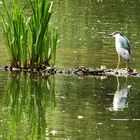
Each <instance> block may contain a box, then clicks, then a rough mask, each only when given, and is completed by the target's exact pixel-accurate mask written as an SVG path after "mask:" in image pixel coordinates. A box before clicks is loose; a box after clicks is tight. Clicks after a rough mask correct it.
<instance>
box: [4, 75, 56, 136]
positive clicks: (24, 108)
mask: <svg viewBox="0 0 140 140" xmlns="http://www.w3.org/2000/svg"><path fill="white" fill-rule="evenodd" d="M6 89H7V94H6V96H5V97H6V98H5V104H6V106H7V107H8V108H10V112H9V118H10V122H9V124H8V132H10V133H8V134H9V135H10V136H9V137H11V138H13V137H16V131H19V130H18V128H19V126H20V129H25V130H26V131H27V132H28V133H29V135H31V136H32V138H33V139H41V138H42V137H45V135H46V134H45V130H46V127H47V122H46V118H45V117H46V111H47V107H48V106H51V107H52V106H54V105H55V81H54V79H53V78H51V79H49V77H48V79H43V78H41V77H39V76H35V75H30V76H29V75H27V74H24V73H22V74H19V75H15V74H14V75H12V78H11V77H10V79H9V81H8V85H7V87H6ZM22 123H23V126H22ZM14 134H15V136H14Z"/></svg>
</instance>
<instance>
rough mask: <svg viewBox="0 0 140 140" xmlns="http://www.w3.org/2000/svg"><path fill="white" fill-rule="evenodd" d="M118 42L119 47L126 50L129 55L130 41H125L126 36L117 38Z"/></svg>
mask: <svg viewBox="0 0 140 140" xmlns="http://www.w3.org/2000/svg"><path fill="white" fill-rule="evenodd" d="M119 41H120V43H121V46H122V47H123V48H124V49H126V50H128V52H129V54H131V45H130V41H129V40H128V39H127V37H126V36H121V37H120V38H119Z"/></svg>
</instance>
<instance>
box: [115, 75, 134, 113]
mask: <svg viewBox="0 0 140 140" xmlns="http://www.w3.org/2000/svg"><path fill="white" fill-rule="evenodd" d="M116 79H117V90H116V92H115V95H114V98H113V111H123V109H124V108H125V107H126V106H127V103H128V98H129V92H130V89H131V85H127V77H126V81H125V84H124V85H123V86H120V81H119V77H116Z"/></svg>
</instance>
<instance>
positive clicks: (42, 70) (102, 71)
mask: <svg viewBox="0 0 140 140" xmlns="http://www.w3.org/2000/svg"><path fill="white" fill-rule="evenodd" d="M7 70H10V71H17V72H20V71H23V72H34V73H36V74H39V75H42V76H44V75H45V74H46V75H54V74H58V75H78V76H84V75H93V76H128V75H131V76H135V77H140V73H139V72H136V71H135V70H133V69H130V68H129V69H127V70H126V69H119V70H118V71H117V72H116V71H115V69H114V70H113V69H107V68H106V67H105V66H101V68H86V67H84V66H81V67H78V68H68V69H60V68H55V67H47V66H43V67H38V68H32V69H31V68H30V67H29V68H13V67H12V68H11V67H8V66H5V67H0V71H7Z"/></svg>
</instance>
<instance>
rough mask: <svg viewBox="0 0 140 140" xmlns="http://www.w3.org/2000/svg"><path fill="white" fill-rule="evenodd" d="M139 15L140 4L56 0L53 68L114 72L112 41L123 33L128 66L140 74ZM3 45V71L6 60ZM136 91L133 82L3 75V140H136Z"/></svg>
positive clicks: (139, 119)
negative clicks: (129, 51) (126, 40)
mask: <svg viewBox="0 0 140 140" xmlns="http://www.w3.org/2000/svg"><path fill="white" fill-rule="evenodd" d="M25 3H26V2H25ZM139 11H140V2H139V0H135V1H132V0H118V1H109V0H106V1H104V0H87V1H84V0H76V1H74V0H54V7H53V17H52V21H51V22H52V24H53V25H55V26H56V27H57V28H58V31H59V40H60V41H59V44H58V48H57V60H56V67H61V68H69V67H79V66H86V67H100V66H101V65H106V66H107V67H108V68H113V69H114V68H115V67H116V64H117V54H116V52H115V47H114V39H113V38H110V37H108V36H107V34H108V33H110V32H113V31H116V30H118V31H122V32H123V33H124V34H125V35H126V36H127V37H128V38H129V40H130V41H131V44H132V50H133V55H132V60H131V62H130V65H131V67H132V68H134V69H137V70H138V71H140V57H139V52H140V48H139V36H140V33H139V29H140V24H139V23H140V16H139ZM0 30H1V29H0ZM0 39H1V43H0V48H1V51H0V57H1V59H0V65H1V66H3V65H7V64H9V60H8V57H7V52H6V49H4V48H5V46H4V43H3V39H2V38H0ZM120 67H125V65H124V63H123V62H122V64H121V66H120ZM139 85H140V79H139V78H132V77H92V76H88V77H76V76H62V75H61V76H60V75H57V76H48V77H47V76H46V77H43V78H42V77H40V76H36V75H34V74H25V73H21V74H18V73H10V72H0V96H1V98H0V100H1V102H0V112H1V113H0V130H1V131H0V139H4V140H5V139H19V140H20V139H33V140H39V139H42V140H44V139H46V140H78V139H79V140H92V139H95V140H96V139H97V140H114V139H115V140H132V139H134V140H139V138H140V133H139V130H140V111H139V108H140V93H139V91H140V87H139Z"/></svg>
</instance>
